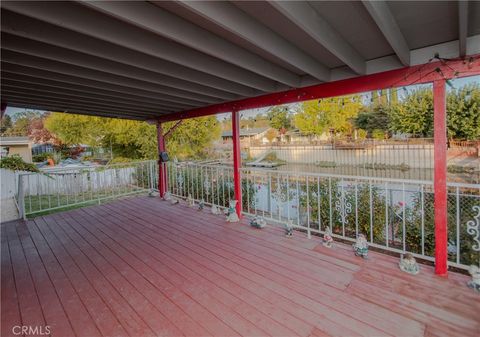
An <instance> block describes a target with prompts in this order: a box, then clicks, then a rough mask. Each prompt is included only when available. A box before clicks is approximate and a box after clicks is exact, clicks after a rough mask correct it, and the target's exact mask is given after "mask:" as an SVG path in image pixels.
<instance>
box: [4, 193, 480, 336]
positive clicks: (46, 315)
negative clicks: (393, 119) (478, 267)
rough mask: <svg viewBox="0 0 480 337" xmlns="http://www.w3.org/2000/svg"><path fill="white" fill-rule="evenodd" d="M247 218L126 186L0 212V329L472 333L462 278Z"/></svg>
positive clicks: (476, 311)
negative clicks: (21, 215) (44, 209)
mask: <svg viewBox="0 0 480 337" xmlns="http://www.w3.org/2000/svg"><path fill="white" fill-rule="evenodd" d="M246 223H247V221H246V220H245V221H243V222H242V223H240V224H238V223H237V224H227V223H225V222H224V219H223V217H222V216H213V215H211V214H209V213H208V211H207V210H205V211H204V212H199V211H197V210H193V209H190V208H187V207H186V206H185V205H175V206H172V205H170V204H169V203H167V202H162V201H160V200H158V199H154V198H148V197H136V198H130V199H124V200H119V201H115V202H112V203H109V204H105V205H101V206H93V207H88V208H83V209H78V210H74V211H68V212H63V213H58V214H55V215H49V216H44V217H38V218H35V219H34V220H31V221H28V222H27V223H22V222H16V223H7V224H3V225H2V228H1V229H2V247H1V248H2V278H1V290H2V293H1V296H2V297H1V304H2V317H1V322H2V331H1V335H2V336H11V335H14V333H13V332H18V331H19V330H18V329H19V328H18V327H17V328H16V330H15V329H14V331H13V332H12V328H13V327H15V326H30V327H37V329H43V330H37V331H36V332H37V334H38V333H40V332H43V333H48V331H49V332H50V334H51V335H52V336H85V337H92V336H240V335H241V336H479V334H480V295H478V294H475V293H473V292H472V291H471V290H470V289H468V288H467V287H466V286H465V282H466V281H467V279H468V278H467V277H466V276H462V275H458V274H454V273H450V275H449V277H448V279H444V278H440V277H436V276H434V275H433V269H432V268H431V267H424V266H422V272H421V274H420V275H418V276H410V275H407V274H404V273H401V272H400V271H399V270H398V269H397V259H394V258H392V257H389V256H385V255H382V254H377V253H372V254H371V256H370V259H369V260H367V261H364V260H362V259H361V258H357V257H355V256H353V254H352V252H351V249H350V248H349V247H348V246H344V245H341V244H336V245H335V247H334V248H332V249H327V248H324V247H323V246H321V245H319V240H318V238H314V239H312V240H308V239H306V238H305V237H304V235H303V234H301V233H295V235H294V237H293V238H286V237H284V236H283V231H282V230H281V229H278V228H272V227H267V228H266V229H263V230H257V229H253V228H250V227H249V226H248V225H247V224H246ZM46 326H48V327H49V329H48V331H47V330H46V329H45V327H46ZM30 332H31V331H30Z"/></svg>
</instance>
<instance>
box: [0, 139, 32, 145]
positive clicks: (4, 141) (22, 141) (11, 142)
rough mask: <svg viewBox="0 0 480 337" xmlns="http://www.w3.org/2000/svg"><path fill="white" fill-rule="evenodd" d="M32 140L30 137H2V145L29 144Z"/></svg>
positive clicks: (0, 143)
mask: <svg viewBox="0 0 480 337" xmlns="http://www.w3.org/2000/svg"><path fill="white" fill-rule="evenodd" d="M30 143H31V141H30V139H29V138H28V137H0V145H2V146H6V145H28V144H30Z"/></svg>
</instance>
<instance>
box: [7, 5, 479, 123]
mask: <svg viewBox="0 0 480 337" xmlns="http://www.w3.org/2000/svg"><path fill="white" fill-rule="evenodd" d="M1 6H2V13H1V15H2V23H1V25H2V28H1V30H2V33H1V34H2V36H1V38H2V45H1V52H2V56H1V58H2V66H1V71H2V72H1V75H2V82H1V84H2V101H5V102H6V103H8V105H9V106H16V107H27V108H37V109H44V110H54V111H66V112H72V113H80V114H92V115H98V116H107V117H120V118H131V119H139V120H153V119H162V120H172V119H178V118H185V117H193V116H198V115H202V114H211V113H217V112H226V111H231V110H229V109H232V107H234V106H236V107H237V108H248V107H250V106H252V105H253V106H258V105H262V104H263V105H272V104H275V103H283V102H286V101H289V100H290V101H293V100H297V101H298V100H304V99H309V98H315V97H319V95H320V94H319V93H318V92H319V91H323V94H324V95H325V94H342V93H349V92H352V91H357V92H358V90H362V89H365V90H368V89H371V88H375V86H377V87H378V86H381V85H383V87H385V86H387V85H389V86H392V85H394V84H399V82H398V79H399V78H404V81H403V84H408V83H412V82H415V79H411V78H410V79H408V80H407V77H408V76H407V74H408V73H406V71H407V70H405V69H416V70H417V72H418V73H422V72H421V71H418V69H419V68H418V67H417V68H406V67H415V66H418V65H422V64H425V63H428V62H429V61H431V60H432V58H434V56H435V54H437V55H438V56H439V57H442V58H449V59H451V58H458V57H465V56H469V55H475V54H478V53H480V14H479V13H480V3H478V2H476V1H460V2H456V1H449V2H445V1H425V2H423V1H422V2H413V1H412V2H410V1H406V2H393V1H392V2H390V1H375V2H373V1H372V2H370V1H364V2H358V1H345V2H334V1H332V2H314V1H311V2H310V1H298V2H273V1H272V2H264V1H256V2H241V1H230V2H227V1H225V2H206V1H205V2H189V1H178V2H165V1H149V2H147V1H145V2H83V1H78V2H76V1H75V2H63V1H62V2H25V1H21V2H14V1H3V2H2V4H1ZM476 68H477V71H478V68H479V67H478V66H477V65H476ZM400 69H403V70H402V71H400ZM392 70H393V71H398V72H396V73H393V74H394V76H393V77H392V73H389V74H390V75H389V77H388V78H389V81H386V82H385V81H382V80H381V79H382V76H381V74H385V72H386V71H392ZM429 70H430V71H431V70H432V68H430V69H429ZM372 74H377V76H375V75H372ZM423 74H425V73H423ZM417 75H418V74H417ZM369 76H374V77H369ZM395 76H396V77H395ZM450 76H453V74H450ZM393 78H396V80H394V79H393ZM345 79H358V80H359V81H360V82H358V81H357V82H355V83H356V84H359V83H360V84H362V83H363V84H369V85H364V86H363V87H362V86H358V85H355V88H352V86H351V85H350V87H349V84H348V83H350V84H351V83H352V82H337V81H339V80H345ZM362 79H363V80H362ZM384 79H385V78H384ZM428 79H429V78H428V77H427V78H424V79H423V81H425V80H428ZM362 81H363V82H362ZM372 83H375V86H372ZM335 84H336V87H337V88H338V87H339V86H340V87H342V90H343V91H338V90H336V91H331V90H330V91H329V90H327V89H328V88H331V86H330V87H328V86H326V87H325V86H323V85H335ZM312 86H313V87H312ZM304 88H307V89H308V90H310V91H311V90H312V88H315V90H316V94H315V95H309V94H304V91H302V90H303V89H304ZM348 88H350V91H348V90H346V89H348ZM378 88H381V87H378ZM324 89H325V90H324ZM292 90H293V91H292ZM308 90H307V91H306V92H307V93H308ZM272 93H273V94H275V95H274V96H270V95H271V94H272ZM265 95H267V96H265ZM286 96H288V97H289V100H288V99H287V100H284V97H286ZM254 97H255V98H256V99H257V100H255V101H253V102H254V104H250V105H248V104H243V105H242V104H236V103H235V102H244V103H245V100H246V99H250V98H254ZM232 102H233V103H232ZM260 103H262V104H260ZM235 104H236V105H235ZM206 107H207V109H205V108H206ZM199 109H200V110H199Z"/></svg>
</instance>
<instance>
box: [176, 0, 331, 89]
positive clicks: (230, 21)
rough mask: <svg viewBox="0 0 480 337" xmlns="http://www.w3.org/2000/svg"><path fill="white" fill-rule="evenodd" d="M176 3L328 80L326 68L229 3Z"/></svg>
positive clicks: (299, 67)
mask: <svg viewBox="0 0 480 337" xmlns="http://www.w3.org/2000/svg"><path fill="white" fill-rule="evenodd" d="M179 4H181V5H182V6H184V7H185V8H187V9H188V10H190V11H192V12H194V13H196V14H198V15H201V16H202V17H204V18H206V19H207V20H209V21H210V22H213V23H215V24H217V25H219V26H221V27H222V28H224V29H226V30H228V31H230V32H231V33H233V34H235V35H237V36H240V37H241V38H243V39H244V40H246V41H248V42H250V43H252V44H254V45H255V46H256V47H258V48H261V49H263V50H264V51H267V52H269V53H271V54H272V55H275V56H276V57H278V58H279V59H281V60H282V61H284V62H287V63H289V64H290V65H292V66H294V67H296V68H298V69H300V70H302V71H304V72H305V73H307V74H309V75H311V76H313V77H314V78H316V79H318V80H320V81H329V80H330V69H329V68H327V67H326V66H325V65H323V64H321V63H320V62H318V61H317V60H315V59H314V58H313V57H312V56H310V55H308V54H306V53H305V52H303V51H302V50H300V49H299V48H298V47H296V46H294V45H293V44H291V43H290V42H289V41H287V40H286V39H285V38H283V37H281V36H280V35H278V34H277V33H275V32H274V31H272V30H271V29H270V28H268V27H266V26H264V25H263V24H261V23H260V22H258V21H257V20H255V19H254V18H252V17H251V16H249V15H248V14H246V13H245V12H243V11H242V10H241V9H239V8H237V7H236V6H234V5H233V4H231V3H229V2H226V1H223V2H210V1H180V2H179Z"/></svg>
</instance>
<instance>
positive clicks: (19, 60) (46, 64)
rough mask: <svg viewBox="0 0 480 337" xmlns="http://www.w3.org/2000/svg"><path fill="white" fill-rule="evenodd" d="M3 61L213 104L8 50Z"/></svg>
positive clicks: (164, 97)
mask: <svg viewBox="0 0 480 337" xmlns="http://www.w3.org/2000/svg"><path fill="white" fill-rule="evenodd" d="M2 60H4V61H7V62H10V63H16V64H23V65H26V66H29V67H32V68H39V69H44V70H48V71H53V72H58V73H63V74H68V75H71V76H76V77H82V78H85V79H93V80H95V81H99V82H105V83H109V84H113V85H122V86H125V87H131V88H133V89H140V90H143V91H148V92H151V93H153V94H155V95H156V96H157V97H158V98H161V99H162V100H165V101H168V102H172V103H180V104H186V105H194V106H195V105H201V104H205V103H211V100H207V102H205V101H200V100H194V99H193V98H192V97H190V98H183V97H176V96H172V95H170V94H166V93H164V92H163V91H162V88H163V87H161V86H158V85H156V84H154V83H148V82H143V81H139V80H135V79H129V78H126V77H124V76H118V75H113V74H110V73H106V72H101V71H98V70H94V69H88V68H85V67H80V66H76V65H72V64H67V63H63V62H59V61H52V60H49V59H46V58H42V57H37V56H33V55H27V54H23V53H21V52H16V51H11V50H8V49H6V48H4V49H3V50H2ZM217 102H218V100H217Z"/></svg>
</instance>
